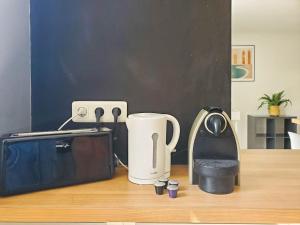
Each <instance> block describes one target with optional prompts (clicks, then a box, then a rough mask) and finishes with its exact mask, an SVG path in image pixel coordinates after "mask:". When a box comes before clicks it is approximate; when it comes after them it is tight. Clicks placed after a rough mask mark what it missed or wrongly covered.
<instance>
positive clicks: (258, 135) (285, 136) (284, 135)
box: [256, 134, 290, 139]
mask: <svg viewBox="0 0 300 225" xmlns="http://www.w3.org/2000/svg"><path fill="white" fill-rule="evenodd" d="M256 137H258V138H287V139H289V138H290V137H289V136H288V135H286V134H276V135H275V136H270V135H267V134H256Z"/></svg>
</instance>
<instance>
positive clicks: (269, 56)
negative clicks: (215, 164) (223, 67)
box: [232, 31, 300, 148]
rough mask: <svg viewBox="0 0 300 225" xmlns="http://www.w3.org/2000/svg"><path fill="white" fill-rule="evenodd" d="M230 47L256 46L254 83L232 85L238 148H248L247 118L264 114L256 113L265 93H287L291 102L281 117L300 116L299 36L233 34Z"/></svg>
mask: <svg viewBox="0 0 300 225" xmlns="http://www.w3.org/2000/svg"><path fill="white" fill-rule="evenodd" d="M232 44H254V45H255V50H256V53H255V82H233V83H232V108H233V109H236V110H239V111H241V122H240V131H241V146H242V148H246V147H247V114H267V109H266V108H264V109H261V110H259V111H258V110H257V106H258V101H257V99H258V98H259V97H260V96H262V95H263V94H264V93H267V94H271V93H274V92H278V91H281V90H285V91H286V97H288V98H290V99H291V101H292V102H293V105H292V106H288V107H287V108H285V109H284V110H283V113H284V114H288V115H296V116H300V33H296V32H290V33H285V34H281V33H279V32H260V33H259V32H251V33H245V32H238V31H236V32H234V33H233V35H232Z"/></svg>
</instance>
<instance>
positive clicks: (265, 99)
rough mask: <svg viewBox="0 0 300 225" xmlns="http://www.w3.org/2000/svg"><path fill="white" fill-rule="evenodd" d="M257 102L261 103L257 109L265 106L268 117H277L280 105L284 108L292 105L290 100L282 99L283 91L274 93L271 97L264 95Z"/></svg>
mask: <svg viewBox="0 0 300 225" xmlns="http://www.w3.org/2000/svg"><path fill="white" fill-rule="evenodd" d="M259 101H261V104H260V105H259V106H258V109H260V108H261V107H263V106H264V105H267V106H268V110H269V115H270V116H279V115H280V106H281V105H284V107H286V106H287V105H288V104H289V103H290V104H292V102H291V100H289V99H286V98H284V91H281V92H278V93H274V94H272V97H271V96H269V95H267V94H264V96H262V97H260V98H259Z"/></svg>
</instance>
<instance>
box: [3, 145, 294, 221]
mask: <svg viewBox="0 0 300 225" xmlns="http://www.w3.org/2000/svg"><path fill="white" fill-rule="evenodd" d="M172 174H173V178H175V179H177V180H178V181H179V182H180V192H179V196H178V198H176V199H170V198H168V196H167V194H165V195H163V196H156V195H155V193H154V189H153V187H152V186H151V185H150V186H149V185H146V186H145V185H135V184H132V183H130V182H128V180H127V173H126V171H125V170H124V169H118V171H117V175H116V177H115V178H114V179H112V180H108V181H103V182H98V183H92V184H85V185H79V186H73V187H67V188H60V189H54V190H49V191H42V192H37V193H32V194H25V195H20V196H15V197H6V198H0V222H107V221H111V222H112V221H123V222H126V221H128V222H144V223H145V222H157V223H158V222H161V223H297V222H298V223H300V151H291V150H282V151H279V150H278V151H277V150H268V151H266V150H247V151H243V152H242V154H241V186H240V187H238V188H236V190H235V192H234V193H232V194H229V195H212V194H207V193H205V192H202V191H200V190H199V189H198V187H197V186H192V185H189V184H188V177H187V166H183V165H180V166H174V167H173V168H172Z"/></svg>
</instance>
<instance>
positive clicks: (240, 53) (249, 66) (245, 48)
mask: <svg viewBox="0 0 300 225" xmlns="http://www.w3.org/2000/svg"><path fill="white" fill-rule="evenodd" d="M231 80H232V81H254V80H255V46H254V45H233V46H232V51H231Z"/></svg>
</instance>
